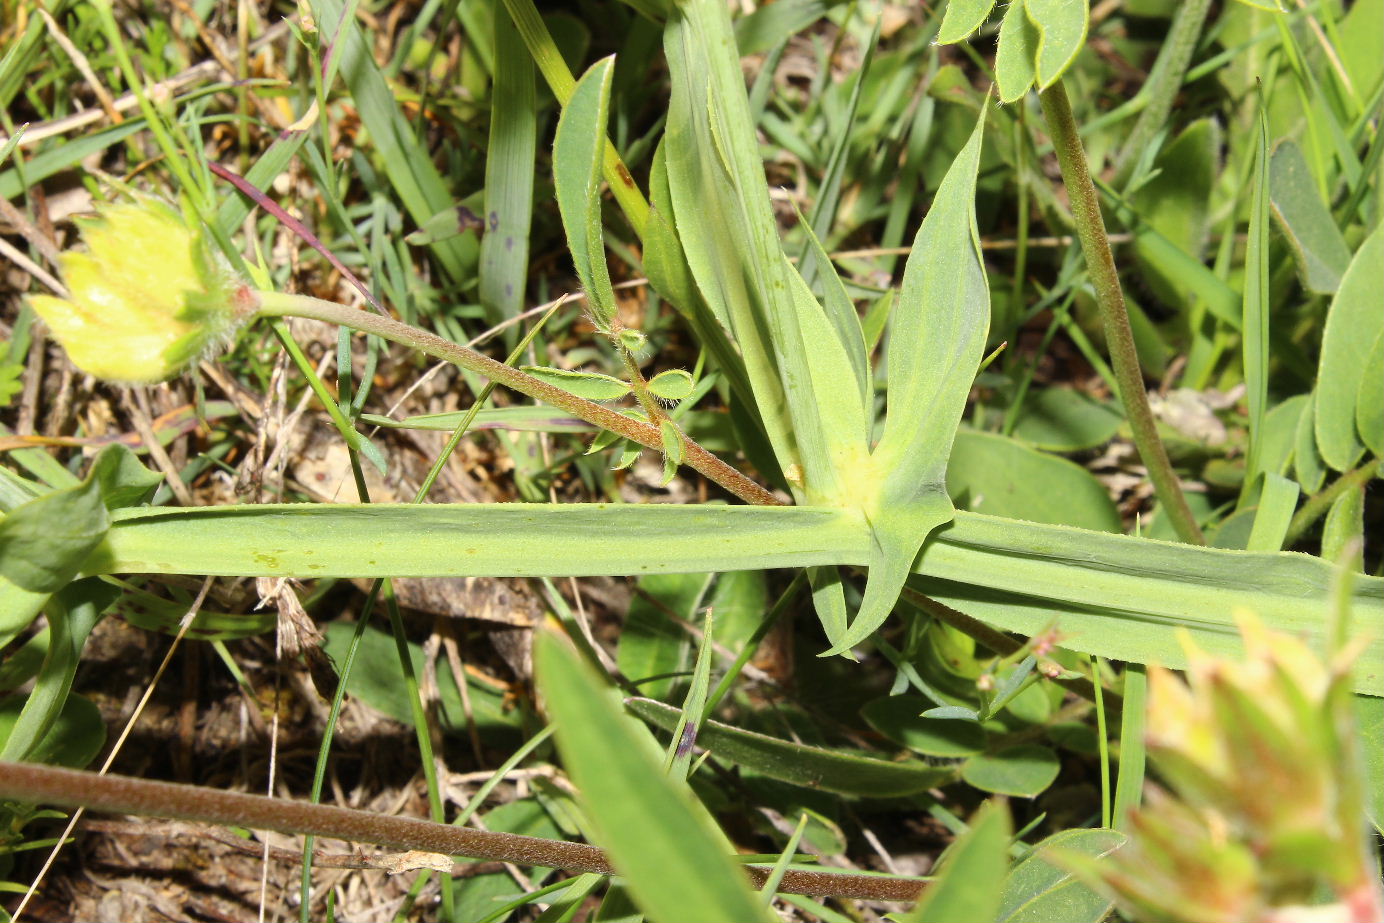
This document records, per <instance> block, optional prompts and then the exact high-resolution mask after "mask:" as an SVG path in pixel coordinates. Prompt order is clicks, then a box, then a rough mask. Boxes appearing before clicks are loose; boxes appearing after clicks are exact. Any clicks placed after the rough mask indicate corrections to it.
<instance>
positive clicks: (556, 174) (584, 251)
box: [553, 57, 615, 330]
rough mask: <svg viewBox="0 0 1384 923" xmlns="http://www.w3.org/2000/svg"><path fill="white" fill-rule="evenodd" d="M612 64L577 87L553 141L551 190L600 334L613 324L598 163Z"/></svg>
mask: <svg viewBox="0 0 1384 923" xmlns="http://www.w3.org/2000/svg"><path fill="white" fill-rule="evenodd" d="M614 63H615V59H614V58H613V57H609V58H602V59H601V60H600V61H597V62H596V63H595V64H593V65H591V67H590V69H589V70H587V72H586V73H585V74H583V75H582V78H581V80H579V81H577V88H576V90H575V91H573V93H572V98H571V100H570V101H568V103H567V105H566V106H564V107H563V109H562V117H561V118H560V119H558V123H557V136H556V137H555V138H554V139H553V185H554V186H555V187H556V190H557V204H558V210H559V211H560V212H561V213H562V227H563V229H564V230H565V231H566V232H567V244H568V247H569V248H570V249H571V251H572V263H573V265H575V266H576V270H577V276H578V278H580V279H581V284H582V288H584V289H585V290H586V303H587V305H588V306H589V307H590V309H591V316H592V318H593V319H594V320H595V322H596V326H597V327H598V328H600V329H601V330H606V329H608V328H609V327H610V323H611V321H612V320H614V319H615V290H614V289H613V288H611V285H610V270H609V268H608V267H607V266H606V258H605V238H604V236H603V234H602V231H601V163H602V160H603V158H604V156H605V129H606V119H607V115H608V112H609V108H610V81H611V75H612V73H613V72H614Z"/></svg>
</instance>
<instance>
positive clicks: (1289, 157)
mask: <svg viewBox="0 0 1384 923" xmlns="http://www.w3.org/2000/svg"><path fill="white" fill-rule="evenodd" d="M1269 197H1270V200H1271V202H1272V204H1273V216H1274V219H1275V221H1276V222H1277V224H1278V229H1279V230H1280V231H1282V232H1283V236H1284V238H1285V239H1286V240H1287V241H1288V245H1289V247H1291V248H1292V251H1293V259H1294V260H1295V261H1296V262H1297V267H1298V274H1299V275H1300V276H1301V277H1302V284H1303V285H1304V286H1305V287H1306V288H1307V290H1308V291H1310V292H1315V293H1317V294H1319V295H1334V294H1335V293H1336V289H1338V288H1340V285H1341V277H1342V276H1344V275H1345V273H1346V269H1347V268H1348V267H1349V266H1350V248H1348V247H1347V246H1346V241H1345V238H1344V237H1342V236H1341V231H1340V229H1339V228H1338V227H1337V226H1336V221H1335V219H1334V218H1332V217H1331V212H1330V211H1328V210H1327V207H1326V204H1325V203H1324V202H1322V200H1321V196H1320V195H1319V194H1318V192H1317V184H1316V182H1315V181H1314V180H1313V179H1312V173H1311V171H1310V170H1309V169H1308V167H1307V161H1306V159H1304V158H1303V156H1302V149H1301V148H1299V147H1298V146H1297V144H1296V143H1294V142H1293V141H1292V140H1291V139H1285V140H1283V141H1280V142H1279V143H1278V145H1277V146H1276V147H1275V148H1274V150H1273V155H1272V157H1270V159H1269Z"/></svg>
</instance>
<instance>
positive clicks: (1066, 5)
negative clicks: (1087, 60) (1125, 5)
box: [1023, 0, 1091, 90]
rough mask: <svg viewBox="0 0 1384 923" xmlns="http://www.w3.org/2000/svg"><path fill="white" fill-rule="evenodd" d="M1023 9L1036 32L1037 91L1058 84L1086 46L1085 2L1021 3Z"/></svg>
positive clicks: (1087, 17) (1040, 0)
mask: <svg viewBox="0 0 1384 923" xmlns="http://www.w3.org/2000/svg"><path fill="white" fill-rule="evenodd" d="M1023 3H1024V10H1025V11H1026V12H1027V13H1028V18H1029V19H1030V20H1032V21H1033V25H1034V26H1036V27H1037V29H1038V32H1039V35H1040V37H1039V40H1038V55H1037V58H1036V60H1035V62H1034V63H1035V66H1036V70H1037V82H1038V89H1040V90H1046V89H1047V88H1048V87H1050V86H1052V85H1053V84H1054V83H1056V82H1057V81H1058V78H1060V77H1061V76H1062V75H1063V74H1064V73H1066V71H1067V68H1069V67H1071V66H1072V62H1073V61H1075V60H1076V56H1077V52H1079V51H1081V46H1082V45H1084V44H1086V27H1087V25H1088V24H1089V22H1090V19H1091V10H1090V4H1089V2H1088V0H1023Z"/></svg>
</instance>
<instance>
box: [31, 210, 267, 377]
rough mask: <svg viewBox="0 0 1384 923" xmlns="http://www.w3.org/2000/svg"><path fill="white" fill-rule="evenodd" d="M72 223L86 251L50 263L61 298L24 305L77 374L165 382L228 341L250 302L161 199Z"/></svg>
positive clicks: (249, 292) (248, 293) (253, 298)
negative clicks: (62, 289) (62, 286)
mask: <svg viewBox="0 0 1384 923" xmlns="http://www.w3.org/2000/svg"><path fill="white" fill-rule="evenodd" d="M80 226H81V229H82V239H83V240H84V241H85V242H86V245H87V250H86V252H84V253H82V252H76V251H71V250H69V251H67V252H65V253H63V254H62V255H61V257H59V262H60V263H61V266H62V273H63V278H64V281H65V282H66V284H67V287H68V290H69V292H70V294H69V296H68V297H67V298H54V297H52V296H50V295H34V296H31V297H30V299H29V303H30V304H32V305H33V307H34V310H35V311H36V312H38V315H39V316H40V317H42V318H43V319H44V321H46V322H47V324H48V326H49V328H50V329H51V330H52V331H53V335H54V336H55V337H57V339H58V342H60V343H62V345H63V347H64V348H65V349H66V350H67V353H68V355H69V356H70V357H71V358H72V361H73V363H75V364H76V365H77V367H78V368H80V369H81V370H82V371H84V372H87V373H89V374H91V375H95V376H96V377H98V378H104V379H106V380H108V381H114V382H122V383H128V384H136V383H146V382H155V381H162V380H164V379H166V378H171V377H172V376H174V375H176V374H177V373H178V372H180V371H182V370H183V369H184V368H186V367H188V366H189V365H191V364H192V363H194V362H196V361H197V360H198V359H200V358H202V357H204V356H206V355H209V354H211V353H214V352H216V351H218V350H219V349H221V348H222V347H224V346H225V345H226V344H227V343H229V342H230V340H231V339H232V338H233V337H234V335H235V332H236V330H237V329H238V328H239V326H240V325H241V324H242V323H243V322H244V321H246V320H248V319H249V318H250V317H251V316H252V315H253V313H254V310H255V308H256V306H257V305H258V300H259V299H258V296H257V295H256V294H255V292H254V290H253V289H252V288H250V287H249V286H248V285H247V284H246V283H245V282H244V280H242V279H241V278H239V277H238V276H237V275H236V274H235V272H234V271H233V270H232V269H231V268H230V266H229V265H228V264H227V263H226V260H225V259H224V258H223V257H222V256H221V254H220V253H218V252H217V251H215V250H214V249H213V248H212V247H211V246H209V245H208V244H207V242H206V241H205V240H204V239H203V237H202V235H201V234H199V233H195V232H194V231H192V230H191V229H190V228H189V227H188V226H187V224H186V223H185V222H184V220H183V218H182V216H181V215H180V214H178V212H177V211H175V210H174V209H172V208H171V207H169V206H168V205H166V204H164V203H163V202H160V201H158V200H156V199H151V198H147V197H142V198H141V199H139V200H138V201H136V202H131V203H122V204H118V205H112V206H109V207H107V208H105V209H104V210H103V211H102V213H101V215H100V216H99V217H98V218H96V219H94V220H89V221H83V222H81V223H80Z"/></svg>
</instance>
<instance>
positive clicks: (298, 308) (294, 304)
mask: <svg viewBox="0 0 1384 923" xmlns="http://www.w3.org/2000/svg"><path fill="white" fill-rule="evenodd" d="M259 298H260V305H259V311H258V314H259V316H261V317H305V318H309V319H312V320H320V321H325V322H326V323H329V324H337V325H339V326H342V327H349V328H351V329H352V330H359V331H360V332H362V333H370V334H374V335H375V336H378V337H382V338H384V339H386V340H390V341H392V342H394V343H400V344H402V345H404V346H410V347H412V348H414V349H417V350H419V351H421V352H424V353H426V354H427V355H429V356H432V357H433V358H436V359H444V360H446V361H448V362H451V363H454V364H456V365H459V366H461V367H462V368H464V369H468V370H470V371H472V372H475V373H476V374H478V375H484V376H485V377H486V378H489V379H490V380H491V381H493V382H495V383H496V384H500V385H504V386H505V387H507V388H510V389H512V390H515V391H518V392H519V393H521V394H526V395H528V396H529V397H532V398H534V399H536V400H540V401H543V402H544V403H545V404H550V405H552V406H554V407H557V408H559V409H561V410H565V411H567V412H568V413H570V414H572V415H573V416H574V417H578V418H580V419H582V420H585V421H586V422H588V423H591V424H593V425H595V426H599V427H601V428H602V429H607V430H610V431H611V432H615V433H619V434H620V435H621V436H624V437H625V438H626V439H629V440H632V441H634V442H637V443H639V444H640V445H642V446H646V447H648V448H651V449H657V450H660V451H661V450H662V448H663V437H662V434H661V433H660V432H659V428H658V427H657V426H656V425H651V424H649V423H643V422H641V421H639V420H632V419H630V418H629V417H627V416H625V415H624V414H621V413H617V412H616V411H614V410H611V409H610V408H609V407H602V406H601V405H600V404H596V403H593V402H591V401H588V400H586V399H585V398H580V397H577V396H576V395H575V394H572V393H571V392H569V391H564V390H562V389H561V388H558V387H555V386H553V385H550V384H548V383H547V382H545V381H540V380H538V379H537V378H534V377H533V376H532V375H528V374H525V373H524V372H521V371H520V370H519V369H516V368H514V367H513V366H509V365H505V364H504V363H503V362H497V361H495V360H494V359H491V358H490V357H489V356H486V355H483V354H481V353H478V352H476V351H475V350H473V349H468V348H466V347H465V346H461V345H459V344H457V343H453V342H451V341H450V340H444V339H443V338H442V337H440V336H437V335H436V334H434V333H429V332H428V331H426V330H420V329H419V328H417V327H412V326H409V325H408V324H405V323H401V322H400V321H397V320H395V319H394V318H392V317H385V316H382V315H378V314H370V313H367V312H365V311H359V310H356V309H354V308H348V307H346V306H345V305H340V304H336V303H335V302H331V301H323V300H322V299H320V298H312V297H309V296H307V295H291V294H285V293H282V292H265V291H262V292H259ZM683 439H684V453H683V456H684V457H683V461H684V462H685V463H686V464H688V465H690V466H691V467H693V468H695V469H696V470H697V471H699V472H701V473H702V474H703V475H705V476H706V477H707V478H709V479H710V480H712V481H714V482H716V483H717V484H720V485H721V486H722V487H724V488H725V489H726V490H728V491H730V492H731V493H732V494H734V495H735V496H737V497H739V498H740V499H741V500H744V501H745V502H746V503H753V504H757V505H760V506H778V505H781V501H780V500H779V499H778V498H777V497H775V496H774V495H773V494H772V493H770V492H769V491H768V490H766V489H765V488H764V487H762V486H760V485H759V484H756V483H755V482H754V481H752V480H750V479H749V478H748V477H746V476H745V475H744V474H743V473H741V472H740V471H737V470H736V469H735V468H732V467H731V466H730V465H728V464H726V463H725V462H724V461H722V460H721V459H720V458H717V457H716V456H715V455H713V454H711V453H710V452H708V451H707V450H706V449H705V448H703V447H702V446H701V445H700V444H699V443H697V442H694V441H693V440H692V439H689V438H687V437H686V436H685V435H684V437H683Z"/></svg>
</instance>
